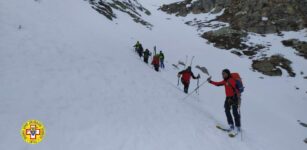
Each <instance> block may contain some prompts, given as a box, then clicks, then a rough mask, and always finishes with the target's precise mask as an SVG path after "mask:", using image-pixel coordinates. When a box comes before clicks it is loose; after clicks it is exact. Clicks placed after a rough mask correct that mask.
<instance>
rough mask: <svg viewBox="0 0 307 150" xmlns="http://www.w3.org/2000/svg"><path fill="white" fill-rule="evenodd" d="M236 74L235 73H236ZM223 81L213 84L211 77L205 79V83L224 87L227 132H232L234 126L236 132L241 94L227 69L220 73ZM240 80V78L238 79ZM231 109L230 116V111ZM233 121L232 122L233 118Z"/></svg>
mask: <svg viewBox="0 0 307 150" xmlns="http://www.w3.org/2000/svg"><path fill="white" fill-rule="evenodd" d="M236 74H237V73H236ZM222 76H223V79H224V80H223V81H220V82H215V81H212V80H211V77H209V78H208V79H207V81H208V82H209V83H211V84H213V85H215V86H224V87H225V93H226V100H225V103H224V108H225V114H226V117H227V122H228V124H229V131H234V129H235V128H234V124H235V126H236V131H237V132H240V131H241V120H240V114H239V107H240V104H241V98H240V96H241V92H243V90H242V91H240V90H239V89H238V88H237V87H238V86H237V80H235V79H234V78H233V77H232V74H231V73H230V71H229V70H228V69H224V70H223V71H222ZM238 78H240V77H238ZM242 87H243V85H242ZM231 109H232V114H231V112H230V110H231ZM232 115H233V117H234V121H233V117H232Z"/></svg>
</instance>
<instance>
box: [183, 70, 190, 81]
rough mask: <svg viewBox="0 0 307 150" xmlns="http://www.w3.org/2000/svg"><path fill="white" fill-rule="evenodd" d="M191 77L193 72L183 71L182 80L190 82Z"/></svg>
mask: <svg viewBox="0 0 307 150" xmlns="http://www.w3.org/2000/svg"><path fill="white" fill-rule="evenodd" d="M190 79H191V73H190V72H189V71H184V72H183V73H182V80H183V81H185V82H190Z"/></svg>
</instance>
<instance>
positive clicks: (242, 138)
mask: <svg viewBox="0 0 307 150" xmlns="http://www.w3.org/2000/svg"><path fill="white" fill-rule="evenodd" d="M238 109H239V115H240V123H241V127H240V128H241V141H243V129H242V115H241V104H240V105H239V108H238Z"/></svg>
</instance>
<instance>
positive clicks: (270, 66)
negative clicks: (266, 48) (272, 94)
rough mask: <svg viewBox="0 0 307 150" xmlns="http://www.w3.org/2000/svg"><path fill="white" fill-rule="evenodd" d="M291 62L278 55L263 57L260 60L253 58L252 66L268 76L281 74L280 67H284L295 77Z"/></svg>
mask: <svg viewBox="0 0 307 150" xmlns="http://www.w3.org/2000/svg"><path fill="white" fill-rule="evenodd" d="M291 64H292V62H291V61H290V60H288V59H286V58H284V57H282V56H280V55H273V56H271V57H265V58H262V59H260V60H254V61H253V64H252V68H253V69H254V70H257V71H259V72H261V73H263V74H265V75H268V76H281V75H282V70H281V68H282V69H285V70H286V71H287V72H288V74H289V76H290V77H295V75H296V74H295V73H294V72H293V69H292V68H291Z"/></svg>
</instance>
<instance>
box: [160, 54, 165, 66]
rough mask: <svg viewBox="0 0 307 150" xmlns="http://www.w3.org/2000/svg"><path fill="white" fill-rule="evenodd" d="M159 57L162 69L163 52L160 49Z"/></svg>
mask: <svg viewBox="0 0 307 150" xmlns="http://www.w3.org/2000/svg"><path fill="white" fill-rule="evenodd" d="M159 57H160V66H161V68H162V69H164V68H165V66H164V54H163V52H162V51H160V54H159Z"/></svg>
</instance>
